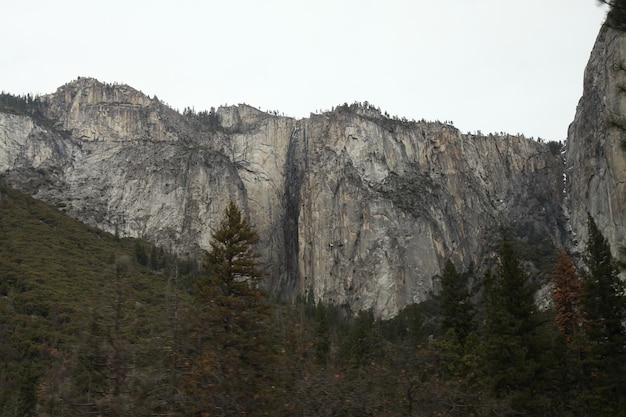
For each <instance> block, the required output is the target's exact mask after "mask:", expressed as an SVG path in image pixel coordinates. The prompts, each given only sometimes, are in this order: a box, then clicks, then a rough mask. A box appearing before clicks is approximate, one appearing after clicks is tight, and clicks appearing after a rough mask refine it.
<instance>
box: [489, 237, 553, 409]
mask: <svg viewBox="0 0 626 417" xmlns="http://www.w3.org/2000/svg"><path fill="white" fill-rule="evenodd" d="M534 293H535V287H534V286H533V285H531V283H530V281H529V277H528V275H527V273H526V271H525V270H524V268H523V267H522V265H521V263H520V261H519V258H518V256H517V254H516V253H515V251H514V250H513V246H512V245H511V243H510V242H509V241H508V240H507V239H504V241H503V243H502V247H501V249H500V253H499V262H498V265H497V267H496V271H495V273H493V274H491V273H490V274H487V276H486V277H485V307H486V314H487V315H486V326H485V334H484V346H485V347H484V354H485V358H484V359H485V361H484V370H483V375H484V377H483V378H484V380H485V382H487V386H488V388H489V390H490V391H492V392H493V393H494V395H495V396H496V398H500V399H503V400H506V401H507V402H508V403H509V404H510V406H511V407H512V409H513V410H518V411H526V412H528V411H531V410H532V411H534V412H535V413H536V412H538V411H539V410H544V411H545V407H544V406H542V404H541V401H542V398H540V395H538V393H541V392H544V391H545V385H543V384H544V383H546V381H545V380H544V378H546V375H545V374H544V372H546V371H547V369H546V368H545V365H544V363H543V362H544V356H545V353H546V352H548V351H549V347H548V344H549V341H548V340H546V339H544V338H543V333H542V329H541V324H542V318H541V316H540V314H539V311H538V309H537V306H536V305H535V302H534ZM546 385H547V383H546Z"/></svg>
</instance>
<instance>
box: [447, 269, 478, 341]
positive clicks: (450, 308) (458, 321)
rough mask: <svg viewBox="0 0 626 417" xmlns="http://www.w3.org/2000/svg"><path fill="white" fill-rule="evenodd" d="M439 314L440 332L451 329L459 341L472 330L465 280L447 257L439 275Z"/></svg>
mask: <svg viewBox="0 0 626 417" xmlns="http://www.w3.org/2000/svg"><path fill="white" fill-rule="evenodd" d="M441 314H442V319H441V326H442V330H443V331H442V333H443V334H445V333H446V332H448V330H450V329H453V330H454V332H455V334H456V336H457V337H458V339H459V340H460V341H461V343H462V342H463V341H465V338H466V337H467V335H468V334H469V333H470V332H471V331H473V330H474V325H473V306H472V303H471V300H470V291H469V289H468V283H467V280H466V278H465V277H464V276H463V275H461V274H459V273H458V272H457V270H456V267H455V266H454V264H453V263H452V261H451V260H449V259H448V260H447V261H446V263H445V264H444V267H443V273H442V275H441Z"/></svg>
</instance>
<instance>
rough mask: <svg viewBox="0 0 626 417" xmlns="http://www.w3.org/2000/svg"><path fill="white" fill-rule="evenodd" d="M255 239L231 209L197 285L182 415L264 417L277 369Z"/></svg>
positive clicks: (245, 222)
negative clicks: (192, 348)
mask: <svg viewBox="0 0 626 417" xmlns="http://www.w3.org/2000/svg"><path fill="white" fill-rule="evenodd" d="M258 241H259V236H258V234H257V233H256V231H254V230H253V229H252V228H251V227H250V225H249V224H248V222H247V221H246V220H245V219H243V218H242V215H241V212H240V211H239V209H238V208H237V206H236V205H235V203H232V202H231V203H230V205H229V206H228V208H227V209H226V211H225V213H224V218H223V220H222V222H221V224H220V228H219V229H218V230H217V231H216V232H215V233H214V234H213V240H212V242H211V250H210V251H209V253H208V254H207V257H206V262H205V268H206V271H207V274H206V276H204V277H202V278H201V279H200V280H199V282H198V285H197V288H196V292H197V294H196V295H197V297H196V300H197V305H198V310H197V312H196V314H197V319H198V321H197V325H196V326H195V329H194V331H193V332H192V335H193V336H194V337H195V339H196V351H195V354H194V355H193V358H192V361H193V365H192V369H191V372H190V373H191V374H192V375H193V377H192V378H190V379H189V381H188V383H189V386H188V388H187V392H188V393H189V394H190V398H189V404H190V406H191V408H190V409H187V410H185V411H186V412H187V413H193V414H194V415H195V414H198V415H199V414H202V413H207V414H210V415H213V414H217V415H244V414H245V415H258V414H263V413H268V407H269V405H268V404H270V403H271V399H272V395H274V394H273V392H272V391H273V389H272V386H273V382H272V375H273V373H274V371H275V370H274V369H273V367H275V365H276V358H277V355H276V352H275V351H274V350H275V341H274V340H273V339H272V331H271V330H272V329H271V326H270V318H271V311H272V310H271V304H270V302H269V300H268V299H267V296H266V294H265V293H264V292H263V291H262V290H261V289H260V288H259V287H258V284H259V281H260V280H261V278H262V277H263V275H264V274H265V273H264V272H263V270H262V269H261V268H259V267H258V266H257V262H256V259H257V257H258V255H257V254H256V253H255V252H254V250H253V245H254V244H255V243H257V242H258Z"/></svg>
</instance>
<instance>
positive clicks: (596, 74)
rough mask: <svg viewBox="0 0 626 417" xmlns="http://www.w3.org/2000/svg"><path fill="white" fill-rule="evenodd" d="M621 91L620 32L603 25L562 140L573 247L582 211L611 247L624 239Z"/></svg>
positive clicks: (624, 66) (623, 37) (624, 78)
mask: <svg viewBox="0 0 626 417" xmlns="http://www.w3.org/2000/svg"><path fill="white" fill-rule="evenodd" d="M625 92H626V33H625V32H621V31H617V30H615V29H611V28H609V27H607V26H604V27H603V28H602V29H601V31H600V34H599V35H598V38H597V40H596V44H595V46H594V48H593V51H592V52H591V56H590V58H589V63H588V64H587V68H586V70H585V77H584V91H583V96H582V98H581V99H580V102H579V103H578V107H577V109H576V116H575V118H574V121H573V122H572V124H571V125H570V127H569V131H568V139H567V171H566V172H567V184H566V185H567V194H568V204H567V207H568V210H569V213H570V215H571V220H570V223H571V227H572V231H573V233H574V236H575V241H574V242H573V243H574V245H575V246H576V245H577V246H578V247H579V248H582V247H584V243H585V242H586V240H587V212H589V213H590V214H591V215H592V216H593V217H594V218H595V221H596V223H597V224H598V227H599V228H600V229H601V230H602V232H603V234H604V235H605V236H606V238H607V239H608V240H609V243H610V244H611V247H612V248H613V249H614V250H617V248H618V247H619V246H620V245H624V244H625V243H626V151H624V149H623V148H622V145H621V143H622V142H623V141H624V140H626V94H625Z"/></svg>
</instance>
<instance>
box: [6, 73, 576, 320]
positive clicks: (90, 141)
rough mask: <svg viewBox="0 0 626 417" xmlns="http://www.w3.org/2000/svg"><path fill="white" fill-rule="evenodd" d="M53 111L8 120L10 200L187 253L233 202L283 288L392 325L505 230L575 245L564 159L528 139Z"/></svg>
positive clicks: (96, 99)
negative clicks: (21, 195) (570, 239)
mask: <svg viewBox="0 0 626 417" xmlns="http://www.w3.org/2000/svg"><path fill="white" fill-rule="evenodd" d="M40 101H41V107H42V111H43V112H44V114H45V116H46V117H47V118H48V119H51V120H52V121H53V122H54V126H53V127H51V128H46V127H42V126H38V125H37V124H36V123H34V122H33V121H32V120H31V119H30V118H29V117H27V116H15V115H9V114H3V113H0V117H1V118H0V123H2V124H1V125H0V140H1V144H0V145H1V149H0V164H1V165H0V170H1V171H2V172H5V175H6V177H7V178H8V180H9V181H10V182H11V183H12V184H14V185H15V186H17V187H18V188H21V189H24V190H27V191H29V192H30V193H31V194H33V195H35V196H36V197H38V198H41V199H44V200H46V201H49V202H51V203H56V204H59V205H61V206H64V209H65V210H66V211H67V212H68V213H69V214H70V215H72V216H75V217H77V218H79V219H81V220H84V221H86V222H88V223H91V224H93V225H95V226H98V227H101V228H103V229H105V230H108V231H111V232H114V231H116V232H117V233H119V234H121V235H128V236H138V237H144V238H146V239H149V240H151V241H153V242H155V243H158V244H160V245H162V246H164V247H166V248H168V249H171V250H174V251H177V252H179V253H197V252H198V250H200V249H207V248H208V247H209V241H210V237H211V231H212V230H215V228H216V227H217V225H218V222H219V220H220V219H221V216H222V213H223V210H224V208H225V206H226V205H227V204H228V202H229V200H231V199H232V200H235V201H236V202H237V203H238V204H239V205H240V207H242V208H243V210H244V212H246V213H247V214H248V215H249V218H250V221H251V223H252V225H254V226H255V227H256V228H257V230H258V231H259V233H260V236H261V239H262V242H261V244H260V245H259V248H258V249H259V250H260V251H261V252H262V254H263V255H264V259H266V262H267V268H268V269H269V270H270V272H271V279H270V281H269V283H268V284H269V287H270V288H271V289H272V290H273V291H275V292H277V293H281V294H282V295H283V296H285V297H295V296H296V295H303V296H307V297H310V296H313V297H314V298H315V299H316V300H324V301H329V302H334V303H347V304H349V305H350V306H351V307H352V308H354V309H366V308H372V309H374V310H375V311H376V313H377V314H379V315H381V316H390V315H393V314H395V313H396V312H397V311H398V310H399V309H400V308H402V307H403V306H404V305H406V304H407V303H411V302H416V301H421V300H424V299H426V298H428V297H429V296H430V295H431V293H432V292H434V291H437V290H438V281H437V279H436V278H435V277H436V275H437V274H439V272H440V269H441V266H442V265H443V262H444V261H445V259H446V258H447V257H452V259H453V260H454V261H455V263H456V264H457V266H458V267H459V268H460V269H463V268H466V267H468V266H469V265H470V264H475V265H480V264H481V262H482V261H483V260H484V258H485V257H487V256H489V255H490V254H491V253H492V251H493V248H494V245H495V244H496V243H497V241H498V239H499V238H500V232H501V231H502V230H503V229H504V228H507V229H509V230H510V232H511V233H513V234H515V236H516V237H518V238H520V239H522V240H526V241H528V242H534V241H549V242H551V243H553V244H559V245H560V244H562V242H563V241H564V239H565V233H564V230H565V224H564V220H563V216H562V211H561V205H562V198H563V193H562V188H563V183H562V177H563V169H564V165H563V161H562V158H561V156H560V155H554V154H553V153H551V152H550V149H549V147H548V146H547V145H546V144H543V143H539V142H536V141H533V140H529V139H525V138H523V137H518V136H510V135H502V136H496V135H489V136H482V135H464V134H461V133H460V132H459V131H458V130H457V129H456V128H454V127H453V126H451V125H448V124H444V123H439V122H433V123H427V122H419V123H415V122H406V121H399V120H392V119H389V118H387V117H384V116H382V115H381V114H380V112H379V111H377V110H375V109H373V108H371V107H370V106H362V105H352V106H340V107H338V108H337V109H335V110H334V111H332V112H328V113H324V114H319V115H312V116H311V117H309V118H306V119H301V120H295V119H293V118H288V117H278V116H275V115H270V114H267V113H264V112H261V111H259V110H257V109H254V108H252V107H250V106H246V105H240V106H235V107H224V108H220V109H218V110H217V111H216V113H215V114H216V117H217V119H218V120H219V123H218V124H217V125H209V124H206V123H202V122H201V121H199V120H196V119H193V118H190V117H184V116H182V115H180V114H178V113H177V112H175V111H173V110H172V109H170V108H168V107H167V106H164V105H163V104H162V103H160V102H159V101H158V100H157V99H150V98H148V97H146V96H145V95H143V94H142V93H140V92H138V91H136V90H134V89H132V88H130V87H128V86H119V85H105V84H102V83H99V82H98V81H96V80H93V79H79V80H77V81H75V82H72V83H70V84H67V85H65V86H63V87H61V88H60V89H59V90H58V91H57V92H56V93H54V94H51V95H48V96H44V97H42V98H41V100H40ZM57 131H58V132H60V131H64V132H67V133H66V134H64V135H60V134H58V133H55V132H57ZM33 178H39V180H38V181H37V182H36V184H35V183H33Z"/></svg>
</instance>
